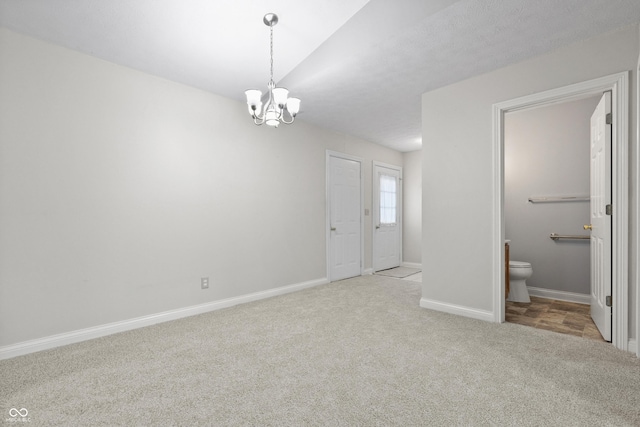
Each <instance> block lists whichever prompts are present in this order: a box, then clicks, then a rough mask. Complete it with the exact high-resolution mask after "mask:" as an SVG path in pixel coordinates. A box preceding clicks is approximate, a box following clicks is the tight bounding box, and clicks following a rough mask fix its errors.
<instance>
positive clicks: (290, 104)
mask: <svg viewBox="0 0 640 427" xmlns="http://www.w3.org/2000/svg"><path fill="white" fill-rule="evenodd" d="M262 22H264V24H265V25H266V26H268V27H269V29H270V31H271V79H270V80H269V84H268V85H267V87H268V88H269V99H268V100H267V102H266V104H265V105H264V108H263V105H262V92H261V91H259V90H257V89H249V90H247V91H245V92H244V93H245V95H246V96H247V106H248V107H249V114H251V117H252V118H253V122H254V123H255V124H256V125H258V126H260V125H261V124H263V123H266V124H267V126H275V127H278V125H279V124H280V123H284V124H287V125H289V124H291V123H293V121H294V120H295V118H296V114H298V111H300V100H299V99H298V98H289V91H288V90H287V89H285V88H283V87H276V84H275V82H274V81H273V26H274V25H276V24H277V23H278V15H276V14H275V13H267V14H266V15H265V16H264V18H263V19H262ZM285 110H286V111H287V115H288V116H289V119H288V120H287V118H286V116H285Z"/></svg>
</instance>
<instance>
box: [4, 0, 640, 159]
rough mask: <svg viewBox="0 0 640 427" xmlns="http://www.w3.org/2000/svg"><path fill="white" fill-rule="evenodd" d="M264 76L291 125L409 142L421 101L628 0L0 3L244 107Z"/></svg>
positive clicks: (599, 29)
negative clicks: (283, 92)
mask: <svg viewBox="0 0 640 427" xmlns="http://www.w3.org/2000/svg"><path fill="white" fill-rule="evenodd" d="M268 12H274V13H276V14H278V16H279V19H280V22H279V23H278V25H277V26H276V27H274V74H275V76H274V77H275V78H274V79H275V80H276V82H278V83H279V85H280V86H285V87H287V88H288V89H289V90H290V91H291V94H292V96H296V97H299V98H301V99H302V108H301V113H300V116H299V119H300V120H305V121H307V122H310V123H314V124H316V125H319V126H322V127H325V128H329V129H333V130H335V131H338V132H343V133H347V134H351V135H354V136H358V137H361V138H363V139H366V140H369V141H372V142H376V143H378V144H381V145H385V146H388V147H391V148H393V149H396V150H399V151H412V150H416V149H419V148H420V147H421V113H420V109H421V94H422V93H424V92H427V91H429V90H433V89H435V88H438V87H442V86H444V85H447V84H451V83H454V82H456V81H460V80H463V79H466V78H469V77H472V76H474V75H478V74H481V73H485V72H488V71H491V70H493V69H496V68H499V67H503V66H506V65H509V64H511V63H515V62H518V61H522V60H524V59H527V58H530V57H533V56H537V55H540V54H543V53H545V52H548V51H551V50H553V49H556V48H558V47H560V46H562V45H566V44H569V43H573V42H577V41H579V40H584V39H587V38H589V37H593V36H595V35H598V34H601V33H604V32H608V31H612V30H614V29H617V28H620V27H623V26H626V25H631V24H634V23H638V22H640V1H638V0H536V1H532V0H400V1H399V0H320V1H313V2H311V1H300V0H234V1H231V0H109V1H105V0H0V25H2V26H4V27H6V28H9V29H11V30H14V31H17V32H19V33H23V34H26V35H30V36H34V37H36V38H39V39H42V40H45V41H49V42H51V43H55V44H59V45H62V46H65V47H68V48H71V49H74V50H78V51H80V52H84V53H86V54H89V55H93V56H96V57H98V58H102V59H105V60H107V61H111V62H114V63H117V64H121V65H124V66H128V67H131V68H134V69H138V70H141V71H144V72H147V73H150V74H154V75H157V76H161V77H164V78H167V79H170V80H173V81H176V82H180V83H184V84H188V85H191V86H195V87H198V88H201V89H204V90H207V91H211V92H213V93H216V94H219V95H222V96H225V97H228V98H232V99H236V100H238V101H244V90H246V89H248V88H256V89H262V90H265V88H266V84H267V81H268V79H269V28H268V27H267V26H265V25H264V24H263V23H262V17H263V16H264V15H265V14H266V13H268Z"/></svg>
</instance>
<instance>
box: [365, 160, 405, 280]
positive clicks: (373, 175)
mask: <svg viewBox="0 0 640 427" xmlns="http://www.w3.org/2000/svg"><path fill="white" fill-rule="evenodd" d="M376 166H379V167H382V168H386V169H391V170H394V171H396V172H398V174H399V176H400V178H399V181H400V182H399V183H398V184H399V185H398V208H397V210H398V233H399V234H398V245H399V247H398V257H399V258H400V259H399V265H400V266H401V265H402V232H403V227H402V223H403V221H402V218H403V212H404V211H403V192H402V187H403V181H402V166H396V165H392V164H389V163H382V162H377V161H375V160H374V161H373V166H372V168H371V192H372V193H373V194H371V196H372V205H373V208H376V206H375V205H376V204H375V200H378V201H379V200H380V195H379V194H375V191H376V188H378V187H377V186H378V185H379V183H378V184H376V182H377V177H376ZM372 210H373V209H372ZM379 214H380V213H379V212H378V213H377V214H376V213H375V212H371V234H372V236H373V239H372V243H373V246H372V248H371V255H372V262H371V264H372V268H373V272H374V273H375V272H376V271H377V270H376V243H377V242H376V224H375V223H376V221H374V219H375V218H376V215H379Z"/></svg>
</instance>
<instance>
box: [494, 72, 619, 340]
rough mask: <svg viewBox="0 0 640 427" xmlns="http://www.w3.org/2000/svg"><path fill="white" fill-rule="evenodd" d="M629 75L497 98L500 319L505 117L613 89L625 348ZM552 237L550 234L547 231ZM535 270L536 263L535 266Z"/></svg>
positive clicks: (500, 303)
mask: <svg viewBox="0 0 640 427" xmlns="http://www.w3.org/2000/svg"><path fill="white" fill-rule="evenodd" d="M628 80H629V73H628V72H625V73H619V74H615V75H611V76H605V77H602V78H599V79H594V80H590V81H587V82H583V83H578V84H575V85H570V86H566V87H563V88H559V89H554V90H550V91H547V92H541V93H538V94H534V95H529V96H525V97H522V98H517V99H513V100H510V101H506V102H502V103H499V104H495V105H494V106H493V118H494V122H493V123H494V136H493V143H494V158H495V162H494V165H495V177H496V180H495V181H494V183H495V187H494V188H495V190H494V191H495V192H494V194H495V196H496V197H495V198H494V203H495V211H496V212H498V215H496V224H495V230H496V234H495V237H494V238H495V241H494V245H493V247H494V254H495V255H494V259H495V264H494V275H495V277H496V279H497V280H496V281H495V283H496V285H495V286H494V298H495V304H496V307H497V310H496V320H497V321H500V322H504V321H505V307H506V304H505V289H504V286H505V273H504V271H505V269H504V260H505V245H504V241H505V238H506V227H505V222H506V219H505V212H504V209H505V207H504V197H505V193H504V187H505V181H504V178H505V166H506V165H505V150H504V121H505V117H506V115H507V114H508V113H510V112H516V111H521V110H526V109H532V108H539V107H542V106H545V105H553V104H558V103H564V102H569V101H577V100H581V99H586V98H589V97H592V96H594V95H602V93H604V92H605V91H608V90H610V91H611V92H612V113H613V123H612V205H613V206H614V208H613V212H612V215H611V218H612V239H613V245H612V254H611V280H612V284H613V295H612V297H613V298H612V305H613V318H612V328H611V329H612V343H613V345H614V346H615V347H616V348H619V349H621V350H627V349H628V346H629V338H628V335H629V334H628V273H627V271H628V247H627V239H628V208H627V206H628V192H627V189H628V185H629V183H628V181H629V177H628V164H627V159H628V155H627V152H628V120H629V117H628V115H629V113H628V89H627V88H628ZM547 238H549V237H547ZM533 270H534V273H533V274H534V275H535V274H536V273H535V266H533Z"/></svg>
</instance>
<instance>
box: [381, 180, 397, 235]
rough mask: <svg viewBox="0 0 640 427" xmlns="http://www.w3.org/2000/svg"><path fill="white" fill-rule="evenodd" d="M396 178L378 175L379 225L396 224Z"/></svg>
mask: <svg viewBox="0 0 640 427" xmlns="http://www.w3.org/2000/svg"><path fill="white" fill-rule="evenodd" d="M397 200H398V197H397V181H396V177H394V176H389V175H380V225H395V224H396V201H397Z"/></svg>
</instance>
